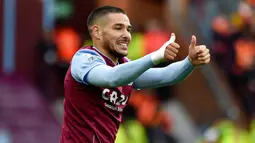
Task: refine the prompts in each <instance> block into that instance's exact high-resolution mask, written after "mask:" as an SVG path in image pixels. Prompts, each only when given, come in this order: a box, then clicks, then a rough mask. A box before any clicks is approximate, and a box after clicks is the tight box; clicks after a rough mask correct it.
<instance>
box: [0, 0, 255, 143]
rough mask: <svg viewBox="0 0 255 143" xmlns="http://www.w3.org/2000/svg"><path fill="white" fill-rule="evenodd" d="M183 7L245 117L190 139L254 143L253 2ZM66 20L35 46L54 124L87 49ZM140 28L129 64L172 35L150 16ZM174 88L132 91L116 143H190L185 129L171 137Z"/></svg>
mask: <svg viewBox="0 0 255 143" xmlns="http://www.w3.org/2000/svg"><path fill="white" fill-rule="evenodd" d="M185 2H187V4H188V7H187V8H188V9H187V13H188V14H187V15H185V16H187V18H188V19H189V20H190V21H196V23H193V24H194V25H195V27H196V33H199V34H200V35H201V38H202V39H203V40H204V42H205V43H206V44H207V45H208V47H209V48H210V50H211V55H212V62H213V63H216V65H217V66H216V67H217V68H219V69H220V74H221V75H223V77H226V80H227V83H228V84H229V86H230V87H231V90H232V91H233V93H234V94H233V95H231V96H232V98H233V99H234V101H235V105H236V106H237V107H238V108H239V109H240V112H241V113H240V114H244V120H242V121H243V122H244V126H240V124H239V122H237V121H236V120H231V119H229V118H227V117H226V116H224V117H215V118H216V119H214V120H213V122H212V123H211V124H210V125H207V126H206V127H205V128H204V129H201V128H198V127H196V125H195V129H194V130H195V131H197V130H198V134H195V133H194V134H195V140H196V142H197V143H237V142H238V143H255V1H254V0H233V1H231V2H229V1H223V0H222V1H221V0H186V1H185ZM66 21H68V20H67V19H65V20H63V19H61V18H60V19H56V25H55V27H54V28H53V29H52V30H50V31H49V30H43V32H42V35H41V37H38V42H37V45H36V47H35V49H36V56H35V57H36V59H35V61H36V65H37V66H36V71H35V72H36V74H35V80H36V82H35V83H36V86H37V88H38V89H39V91H40V93H42V95H43V98H44V100H46V101H47V103H48V104H49V105H51V106H53V107H54V108H52V109H53V110H57V111H53V113H54V114H56V116H57V118H58V119H59V122H62V121H61V120H62V101H63V97H64V93H63V91H64V90H63V80H64V77H65V73H66V71H67V69H68V66H69V63H70V61H71V59H72V56H73V54H74V53H75V52H76V51H77V50H78V49H79V48H80V47H82V46H84V45H88V44H92V43H91V40H90V38H89V36H87V35H88V33H83V32H81V31H79V30H77V29H75V28H73V27H72V25H68V24H66V23H67V22H66ZM145 23H146V24H144V25H142V27H141V26H140V25H139V26H138V25H136V23H132V25H133V27H134V29H133V30H132V41H131V43H130V46H129V55H128V58H129V59H131V60H135V59H138V58H140V57H142V56H144V55H146V54H148V53H151V52H152V51H155V50H156V49H157V48H158V47H160V46H161V45H162V44H163V43H165V41H167V40H168V39H169V35H170V32H172V31H171V29H169V26H168V25H166V23H164V22H163V21H162V20H161V19H157V18H154V17H152V18H151V19H150V20H148V21H146V22H145ZM84 28H85V25H84ZM185 34H186V33H179V35H185ZM188 42H189V41H188ZM168 64H170V63H165V64H162V65H159V66H158V67H162V66H166V65H168ZM174 88H175V86H169V87H164V88H157V89H150V90H143V91H134V92H133V93H132V96H131V97H130V99H129V106H128V107H127V108H126V110H125V111H124V118H123V123H122V125H121V126H120V129H119V132H118V135H117V140H116V143H190V142H189V141H190V139H186V140H185V141H184V140H182V138H185V136H186V134H185V130H189V129H187V128H182V130H180V131H181V132H182V131H183V134H182V133H180V134H179V135H176V133H174V132H175V131H174V130H176V127H175V124H176V122H178V121H177V120H178V119H177V118H176V117H174V116H175V115H176V114H173V113H171V112H170V111H168V110H167V109H168V108H167V107H168V106H167V105H168V104H169V103H170V102H172V101H175V100H176V98H177V97H176V96H177V95H175V92H174V91H175V90H174ZM194 106H195V105H194ZM178 107H179V106H178ZM197 108H200V107H197ZM176 111H183V110H176ZM179 114H180V113H178V115H179ZM182 114H183V115H182V116H184V117H183V118H182V119H184V120H192V119H190V117H188V114H189V113H182ZM201 116H202V115H201ZM186 127H187V126H186ZM2 138H3V137H1V131H0V143H7V142H5V141H2V140H4V139H2ZM1 141H2V142H1ZM191 142H193V140H192V141H191Z"/></svg>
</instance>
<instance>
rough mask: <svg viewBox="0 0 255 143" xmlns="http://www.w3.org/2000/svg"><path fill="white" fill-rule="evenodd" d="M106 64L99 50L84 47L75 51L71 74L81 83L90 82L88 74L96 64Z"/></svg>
mask: <svg viewBox="0 0 255 143" xmlns="http://www.w3.org/2000/svg"><path fill="white" fill-rule="evenodd" d="M102 64H104V65H105V64H106V63H105V61H104V59H103V57H102V56H100V55H99V54H98V53H97V52H95V51H93V50H88V49H82V50H79V51H77V52H76V53H75V55H74V57H73V59H72V62H71V74H72V76H73V78H74V79H75V80H76V81H77V82H80V83H85V84H88V82H87V75H88V73H89V72H90V71H91V70H92V69H93V68H94V67H96V66H98V65H102Z"/></svg>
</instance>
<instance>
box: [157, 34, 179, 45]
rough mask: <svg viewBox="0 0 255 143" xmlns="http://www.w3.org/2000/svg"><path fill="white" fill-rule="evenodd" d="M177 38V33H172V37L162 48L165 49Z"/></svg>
mask: <svg viewBox="0 0 255 143" xmlns="http://www.w3.org/2000/svg"><path fill="white" fill-rule="evenodd" d="M175 38H176V36H175V34H174V33H172V34H171V37H170V39H169V40H168V41H167V42H166V43H165V44H164V45H163V46H162V47H161V48H160V49H162V48H163V49H165V48H166V47H167V46H168V45H169V44H171V43H174V41H175Z"/></svg>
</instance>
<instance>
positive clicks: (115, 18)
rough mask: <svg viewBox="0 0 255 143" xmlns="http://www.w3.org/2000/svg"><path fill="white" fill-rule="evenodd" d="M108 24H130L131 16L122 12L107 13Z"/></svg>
mask: <svg viewBox="0 0 255 143" xmlns="http://www.w3.org/2000/svg"><path fill="white" fill-rule="evenodd" d="M107 20H108V24H110V25H114V24H117V23H118V24H123V25H127V26H129V25H130V21H129V18H128V17H127V15H126V14H122V13H110V14H108V15H107Z"/></svg>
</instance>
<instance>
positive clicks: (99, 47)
mask: <svg viewBox="0 0 255 143" xmlns="http://www.w3.org/2000/svg"><path fill="white" fill-rule="evenodd" d="M93 46H94V47H95V48H96V49H97V50H99V52H101V54H103V55H104V56H106V57H107V58H109V59H110V60H111V61H112V62H113V63H114V64H117V63H118V57H116V56H114V55H113V54H111V53H110V52H109V51H107V50H105V48H103V47H102V46H100V45H97V44H94V45H93Z"/></svg>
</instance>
